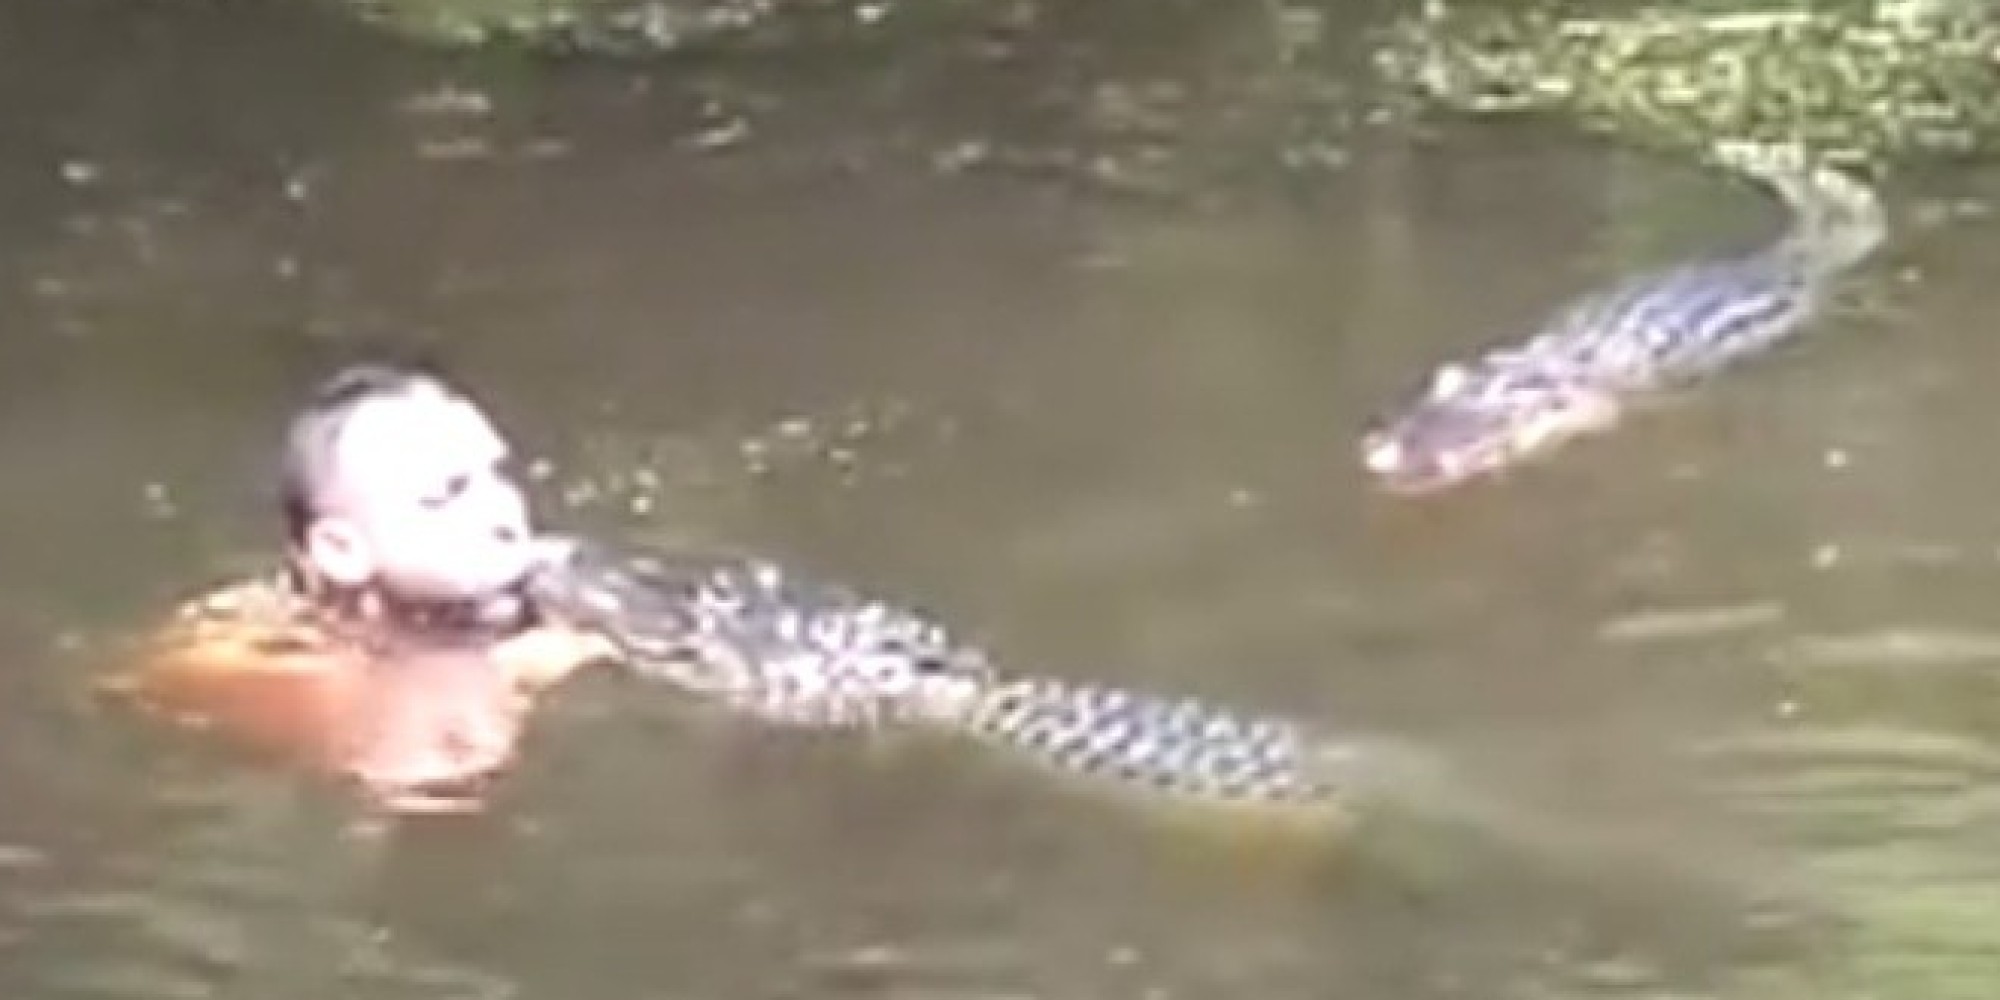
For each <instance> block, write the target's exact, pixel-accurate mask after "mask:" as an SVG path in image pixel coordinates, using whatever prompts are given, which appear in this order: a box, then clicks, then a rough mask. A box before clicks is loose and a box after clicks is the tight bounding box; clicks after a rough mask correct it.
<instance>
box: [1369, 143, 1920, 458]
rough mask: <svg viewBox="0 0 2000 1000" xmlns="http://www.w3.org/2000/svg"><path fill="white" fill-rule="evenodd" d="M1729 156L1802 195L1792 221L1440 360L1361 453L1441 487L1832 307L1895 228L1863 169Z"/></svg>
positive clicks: (1724, 147)
mask: <svg viewBox="0 0 2000 1000" xmlns="http://www.w3.org/2000/svg"><path fill="white" fill-rule="evenodd" d="M1713 158H1714V160H1715V162H1717V163H1718V164H1720V165H1722V166H1724V167H1726V168H1730V169H1734V170H1736V171H1739V172H1741V173H1742V174H1744V175H1746V176H1748V177H1750V178H1752V179H1755V180H1758V181H1761V182H1762V183H1764V184H1765V185H1767V186H1768V187H1769V188H1771V189H1772V190H1773V191H1775V192H1776V193H1777V194H1778V196H1779V197H1780V198H1782V199H1783V200H1784V202H1785V203H1786V204H1787V205H1788V206H1789V207H1790V209H1791V211H1792V214H1793V216H1794V220H1793V224H1792V225H1791V227H1790V229H1789V230H1788V231H1787V232H1786V233H1785V234H1784V235H1783V236H1782V237H1780V238H1779V239H1778V240H1776V241H1775V242H1773V243H1772V244H1770V245H1768V246H1766V247H1764V248H1762V249H1759V250H1756V251H1754V252H1751V253H1747V254H1743V255H1740V256H1734V257H1726V258H1720V259H1710V260H1703V261H1697V262H1693V263H1687V264H1682V265H1680V266H1676V267H1672V268H1668V269H1664V270H1660V271H1656V272H1651V273H1648V274H1643V275H1640V276H1638V277H1636V278H1632V279H1629V280H1627V281H1624V282H1622V283H1619V284H1617V285H1615V286H1613V287H1611V288H1609V289H1607V290H1604V291H1600V292H1597V293H1594V294H1591V295H1587V296H1585V297H1583V298H1581V299H1580V300H1578V301H1576V302H1574V303H1572V304H1571V305H1570V306H1568V307H1567V308H1565V309H1563V310H1561V311H1560V312H1559V313H1557V314H1556V315H1555V316H1554V317H1553V318H1551V319H1550V320H1549V321H1548V322H1547V323H1546V324H1545V325H1544V326H1543V327H1542V329H1541V330H1540V332H1538V333H1536V334H1535V335H1533V336H1532V337H1530V338H1528V339H1527V340H1525V341H1522V342H1519V343H1517V344H1511V345H1507V346H1502V347H1498V348H1494V349H1491V350H1489V351H1487V352H1486V353H1484V354H1482V355H1480V356H1478V357H1477V358H1475V359H1473V360H1471V361H1468V362H1454V363H1450V364H1446V365H1443V366H1441V367H1439V368H1438V369H1437V370H1436V371H1435V372H1434V373H1433V374H1432V375H1431V377H1430V379H1429V382H1428V383H1427V385H1426V386H1425V388H1424V390H1423V391H1422V393H1421V396H1420V397H1419V398H1418V399H1417V401H1416V402H1415V403H1414V404H1412V405H1411V406H1410V407H1409V408H1408V409H1407V410H1406V411H1404V412H1403V413H1401V414H1400V415H1398V416H1396V417H1394V418H1393V419H1391V420H1385V421H1380V422H1378V423H1377V425H1376V426H1375V427H1373V428H1371V429H1370V430H1369V431H1368V432H1367V433H1366V434H1365V435H1364V436H1363V441H1362V445H1361V452H1362V461H1363V464H1364V465H1365V466H1366V467H1367V469H1368V470H1369V471H1370V472H1371V473H1373V474H1374V475H1375V476H1376V477H1377V479H1378V480H1379V481H1380V482H1381V483H1382V484H1383V485H1384V486H1385V487H1386V488H1388V489H1390V490H1392V491H1394V492H1399V493H1423V492H1431V491H1436V490H1442V489H1445V488H1447V487H1451V486H1455V485H1458V484H1461V483H1464V482H1467V481H1469V480H1472V479H1474V478H1476V477H1480V476H1483V475H1487V474H1490V473H1494V472H1498V471H1499V470H1502V469H1505V468H1508V467H1511V466H1514V465H1516V464H1518V463H1519V462H1520V461H1522V460H1523V459H1526V458H1528V457H1530V456H1535V455H1540V454H1544V453H1546V452H1549V451H1551V450H1553V449H1554V448H1556V447H1558V446H1559V445H1561V444H1563V443H1565V442H1567V441H1569V440H1571V439H1574V438H1577V437H1579V436H1582V435H1585V434H1590V433H1594V432H1599V431H1603V430H1607V429H1609V428H1610V427H1611V426H1612V425H1614V424H1615V423H1617V422H1618V420H1619V419H1620V417H1621V416H1622V413H1623V411H1624V410H1625V408H1626V407H1627V405H1628V404H1629V403H1630V402H1631V401H1632V400H1633V399H1634V398H1635V397H1639V396H1642V395H1647V394H1652V393H1655V392H1657V391H1659V390H1662V389H1667V388H1671V387H1675V386H1679V385H1685V384H1688V383H1691V382H1693V381H1694V380H1696V379H1699V378H1701V377H1704V376H1707V375H1711V374H1713V373H1715V372H1717V371H1719V370H1721V369H1723V368H1725V367H1727V366H1729V365H1731V364H1733V363H1735V362H1737V361H1739V360H1741V359H1743V358H1746V357H1748V356H1751V355H1754V354H1757V353H1759V352H1761V351H1763V350H1765V349H1767V348H1769V347H1771V346H1772V345H1773V344H1775V343H1777V342H1778V341H1780V340H1782V339H1784V338H1785V337H1787V336H1788V335H1789V334H1791V333H1793V332H1794V331H1796V330H1797V329H1799V327H1800V326H1801V325H1802V324H1803V323H1804V322H1805V321H1806V320H1807V319H1809V318H1811V317H1812V316H1813V315H1814V314H1815V313H1816V312H1817V311H1818V310H1819V308H1820V307H1821V305H1822V304H1823V302H1824V300H1825V299H1826V298H1827V295H1828V292H1829V290H1830V288H1831V286H1832V285H1833V283H1834V280H1835V279H1836V278H1837V277H1838V276H1839V275H1841V274H1842V273H1844V272H1846V271H1847V270H1849V269H1851V268H1853V267H1854V266H1855V265H1857V264H1859V263H1860V262H1861V261H1862V260H1863V259H1865V258H1866V257H1868V256H1869V254H1870V253H1872V252H1873V251H1874V249H1875V248H1876V247H1877V246H1878V245H1879V244H1880V243H1881V242H1882V240H1883V238H1884V236H1885V226H1884V223H1883V217H1882V210H1881V207H1880V205H1879V204H1878V203H1877V201H1876V198H1875V195H1874V193H1873V192H1872V191H1871V190H1870V189H1869V188H1868V187H1867V186H1866V185H1864V184H1862V183H1861V182H1859V181H1857V180H1855V179H1853V178H1850V177H1848V176H1845V175H1843V174H1841V173H1839V172H1837V171H1836V170H1834V169H1832V168H1831V167H1828V166H1826V165H1823V164H1817V165H1816V164H1813V163H1811V162H1810V161H1809V159H1808V157H1807V155H1806V154H1805V152H1804V151H1803V150H1802V149H1800V148H1799V147H1796V146H1773V145H1760V144H1753V143H1738V142H1731V143H1725V144H1721V145H1719V146H1718V147H1717V149H1716V151H1715V153H1714V157H1713Z"/></svg>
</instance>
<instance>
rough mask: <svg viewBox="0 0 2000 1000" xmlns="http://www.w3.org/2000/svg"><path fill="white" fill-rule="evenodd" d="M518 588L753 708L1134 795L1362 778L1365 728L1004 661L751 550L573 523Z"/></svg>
mask: <svg viewBox="0 0 2000 1000" xmlns="http://www.w3.org/2000/svg"><path fill="white" fill-rule="evenodd" d="M529 592H530V595H531V598H532V599H533V600H535V601H536V602H537V603H538V605H539V606H540V607H541V608H543V610H544V612H545V613H547V614H549V615H551V616H552V617H554V618H556V619H558V620H561V621H564V622H567V623H569V624H571V625H574V626H577V627H580V628H585V629H589V630H592V631H595V632H598V633H601V634H603V635H605V636H606V637H607V638H608V639H609V640H610V641H611V642H612V644H613V645H614V646H616V647H617V649H618V651H619V653H620V655H621V656H622V658H623V659H625V660H626V662H627V665H628V666H629V667H630V668H631V669H632V670H633V671H635V672H636V673H638V674H639V675H641V676H643V677H648V678H651V679H655V680H660V681H664V682H666V683H668V684H671V685H672V686H674V687H676V688H678V689H681V690H683V691H686V692H690V693H693V694H695V695H697V696H700V697H703V698H706V699H709V700H711V701H712V702H714V703H718V704H721V705H723V706H725V707H726V708H728V709H731V710H733V711H736V712H739V713H742V714H744V715H747V716H749V717H752V718H755V719H758V720H762V721H765V722H770V723H776V724H786V725H806V726H815V727H826V728H888V727H897V726H901V727H910V728H923V729H928V730H930V731H934V732H936V731H942V732H944V733H947V734H950V735H955V736H960V737H968V738H971V739H974V740H976V741H979V742H981V743H983V744H985V745H988V746H995V747H999V748H1002V749H1004V750H1007V751H1011V752H1012V753H1014V754H1016V755H1020V756H1023V757H1025V758H1026V759H1027V760H1030V761H1033V762H1035V763H1038V764H1041V765H1043V766H1045V767H1047V768H1050V769H1053V770H1054V771H1055V772H1057V773H1059V774H1062V775H1065V776H1068V777H1072V778H1080V779H1090V780H1094V781H1098V782H1109V783H1110V784H1111V785H1112V786H1113V787H1115V788H1118V789H1122V790H1126V791H1133V792H1138V793H1143V794H1144V795H1147V796H1153V797H1164V798H1169V799H1173V800H1177V801H1181V802H1184V803H1191V804H1196V805H1202V806H1213V807H1222V808H1249V809H1260V810H1265V811H1273V810H1275V811H1278V812H1282V813H1285V814H1287V815H1291V816H1295V817H1299V818H1314V819H1322V820H1334V821H1336V822H1338V821H1344V820H1345V819H1346V810H1347V808H1348V807H1349V806H1350V805H1351V804H1352V797H1353V793H1354V791H1355V788H1356V784H1357V782H1359V781H1361V780H1368V779H1371V778H1372V777H1373V775H1372V774H1368V773H1364V772H1367V771H1368V768H1369V767H1371V766H1372V764H1370V763H1369V762H1368V761H1365V760H1363V758H1364V757H1365V756H1367V755H1368V753H1367V751H1369V750H1370V749H1371V748H1370V747H1369V745H1367V744H1363V743H1353V744H1348V743H1342V744H1339V745H1333V744H1328V743H1325V742H1323V741H1320V740H1318V739H1316V738H1315V737H1314V736H1313V735H1312V734H1310V733H1309V732H1308V731H1307V730H1306V729H1305V728H1304V727H1302V726H1299V725H1295V724H1292V723H1290V722H1285V721H1279V720H1274V719H1266V718H1249V717H1244V716H1239V715H1236V714H1234V713H1231V712H1228V711H1225V710H1222V709H1219V708H1216V707H1213V706H1209V705H1205V704H1202V703H1200V702H1197V701H1193V700H1187V699H1175V698H1163V697H1156V696H1152V695H1146V694H1141V693H1136V692H1131V691H1124V690H1119V689H1115V688H1109V687H1101V686H1095V685H1089V684H1078V683H1071V682H1067V681H1062V680H1056V679H1053V678H1046V677H1007V676H1004V675H1003V674H1002V673H1001V672H1000V671H999V670H997V669H996V668H995V667H994V666H993V665H992V664H991V663H990V662H989V660H988V658H987V657H986V656H985V655H984V654H983V653H981V652H980V651H978V650H977V649H974V648H973V647H971V646H969V645H966V644H963V643H961V642H959V641H957V640H956V639H954V638H953V637H952V636H951V635H949V634H948V633H947V631H946V630H945V629H944V628H943V627H941V626H939V625H937V624H936V623H934V622H932V621H930V620H928V619H927V618H925V617H923V616H921V615H919V614H918V613H916V612H912V611H909V610H904V609H900V608H895V607H891V606H889V605H886V604H883V603H881V602H878V601H873V600H869V599H866V598H863V597H861V596H859V595H857V594H854V593H852V592H850V591H847V590H845V589H842V588H839V587H836V586H833V585H830V584H826V583H823V582H818V581H808V580H803V579H800V578H798V577H796V576H794V575H792V574H789V573H786V572H784V571H782V570H781V569H780V568H779V567H777V566H776V565H774V564H771V563H769V562H765V561H763V560H759V559H752V558H742V557H736V556H716V555H706V554H699V555H697V554H682V553H672V554H666V553H661V552H658V551H646V550H643V549H632V550H622V549H621V550H619V551H615V552H614V551H613V550H611V549H610V548H608V547H606V546H604V545H602V544H599V543H594V542H584V541H580V540H579V541H573V542H572V546H571V548H570V549H569V551H568V553H567V554H566V555H565V556H564V557H562V558H561V559H560V560H559V561H555V562H552V563H551V564H549V565H548V566H547V567H545V568H544V569H543V570H542V571H541V572H539V573H538V574H537V575H536V576H535V577H534V578H533V579H532V580H531V582H530V584H529ZM1385 749H1386V747H1385Z"/></svg>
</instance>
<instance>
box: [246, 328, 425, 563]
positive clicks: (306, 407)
mask: <svg viewBox="0 0 2000 1000" xmlns="http://www.w3.org/2000/svg"><path fill="white" fill-rule="evenodd" d="M426 390H427V391H433V392H440V393H443V394H444V395H446V396H449V397H452V398H459V397H460V393H459V392H458V390H456V389H454V388H453V387H452V384H451V381H450V379H449V377H448V376H447V375H446V374H445V372H444V370H443V368H442V367H441V366H439V365H438V364H437V363H436V362H433V361H430V360H427V359H413V360H393V361H364V362H356V363H352V364H348V365H346V366H344V367H342V368H340V369H338V370H336V371H335V372H334V373H333V374H331V375H329V376H327V377H326V378H324V379H322V380H320V382H319V383H318V384H317V385H315V386H314V387H313V389H312V391H311V392H310V393H309V394H308V395H307V397H306V401H305V403H304V404H303V405H302V406H301V407H300V408H299V409H298V411H297V412H296V413H294V414H293V416H292V419H291V425H290V427H289V428H287V431H286V434H285V445H284V457H283V464H282V466H281V467H280V469H279V479H278V505H279V511H280V515H281V516H282V518H283V522H284V531H285V540H286V541H287V542H289V543H291V544H294V545H296V544H301V543H303V542H304V541H305V537H306V532H307V531H308V530H309V529H310V528H311V527H312V524H313V521H314V520H316V519H317V518H318V517H319V515H320V508H319V504H320V498H321V494H322V492H323V491H324V490H325V489H326V487H327V480H328V476H329V475H330V474H331V472H332V466H333V452H334V445H335V443H336V442H338V441H339V439H340V434H341V431H342V430H344V429H345V428H346V427H347V422H348V420H349V419H351V418H352V417H353V416H354V413H355V411H357V410H359V409H360V408H361V406H362V405H363V404H365V403H368V402H370V401H372V400H377V399H391V398H395V397H399V396H405V395H408V394H410V393H412V392H417V391H426Z"/></svg>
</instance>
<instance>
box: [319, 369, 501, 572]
mask: <svg viewBox="0 0 2000 1000" xmlns="http://www.w3.org/2000/svg"><path fill="white" fill-rule="evenodd" d="M507 457H508V448H507V443H506V442H505V441H504V440H503V439H502V438H501V437H500V435H499V433H498V432H497V431H496V430H495V429H494V428H493V425H492V424H491V423H490V422H488V421H487V419H486V417H485V415H484V414H482V413H481V412H480V411H479V410H478V408H477V407H475V406H473V405H472V404H471V403H469V402H467V401H466V400H464V399H460V398H457V397H453V396H450V395H447V394H446V393H444V392H442V391H439V390H437V389H434V388H420V389H416V390H413V391H411V392H408V393H404V394H401V395H397V396H388V397H380V398H376V399H371V400H368V401H366V402H364V403H362V404H361V405H360V406H359V407H358V408H357V409H355V411H354V412H353V413H352V414H351V415H350V417H349V419H348V420H347V422H346V424H345V425H344V426H343V427H342V429H341V431H340V433H339V434H338V435H337V436H336V438H335V440H334V441H333V443H332V449H331V455H330V456H329V468H328V470H327V471H328V476H327V481H326V483H325V488H324V490H323V491H322V495H321V497H320V513H321V517H320V519H319V521H318V522H317V523H316V524H315V525H314V527H313V529H312V533H311V535H310V536H309V538H308V542H307V556H308V558H309V559H311V560H312V562H313V563H314V565H315V566H316V568H318V569H319V571H320V572H321V573H322V574H323V575H324V576H326V577H328V578H329V579H331V580H333V581H334V582H337V583H342V584H347V585H350V586H354V585H364V584H371V583H372V584H376V585H379V586H381V587H383V588H384V589H386V590H388V591H390V592H392V593H395V594H397V595H400V596H404V597H409V598H428V599H469V598H477V597H482V596H485V595H488V594H491V593H494V592H495V591H497V590H499V589H501V588H504V587H506V586H508V585H510V584H512V583H514V582H515V581H516V580H518V579H519V578H520V577H521V575H522V574H523V573H524V572H525V571H526V569H527V568H528V566H529V565H530V563H531V562H532V561H533V558H534V553H533V550H532V548H531V544H530V536H531V534H532V533H531V530H530V526H529V523H528V512H527V502H526V500H525V499H524V498H523V496H522V494H521V489H520V487H519V486H518V485H516V484H515V483H514V481H513V480H512V479H511V478H509V476H508V475H507V473H506V471H505V469H504V463H505V461H506V459H507Z"/></svg>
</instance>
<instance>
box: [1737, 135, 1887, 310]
mask: <svg viewBox="0 0 2000 1000" xmlns="http://www.w3.org/2000/svg"><path fill="white" fill-rule="evenodd" d="M1715 158H1716V160H1717V161H1718V162H1719V163H1721V164H1722V165H1723V166H1725V167H1729V168H1731V169H1734V170H1736V171H1739V172H1741V173H1743V174H1745V175H1747V176H1749V177H1750V178H1752V179H1754V180H1757V181H1760V182H1762V183H1764V184H1766V185H1768V186H1769V187H1770V188H1771V189H1772V190H1773V191H1774V192H1776V193H1777V195H1778V196H1779V197H1780V198H1782V199H1784V201H1785V203H1786V205H1787V206H1789V207H1790V208H1791V210H1792V213H1793V215H1794V222H1793V225H1792V228H1791V231H1790V232H1788V233H1787V234H1786V235H1785V237H1784V239H1783V240H1782V241H1781V242H1780V243H1779V244H1778V245H1777V246H1776V247H1774V248H1773V250H1774V252H1775V253H1777V254H1780V255H1782V256H1785V257H1787V258H1789V259H1790V260H1791V261H1792V262H1793V263H1794V264H1795V265H1796V266H1797V267H1798V268H1799V269H1800V270H1801V271H1802V272H1804V273H1805V274H1806V275H1807V276H1809V277H1811V278H1814V279H1824V278H1830V277H1832V276H1833V275H1835V274H1837V273H1839V272H1841V271H1845V270H1847V269H1849V268H1851V267H1854V266H1855V265H1857V264H1859V263H1860V262H1861V261H1862V260H1864V259H1866V258H1867V257H1868V256H1869V255H1870V254H1871V253H1873V252H1874V251H1875V249H1876V248H1877V247H1879V246H1881V244H1882V242H1883V240H1884V239H1885V238H1886V237H1887V234H1888V227H1887V223H1886V221H1885V219H1884V215H1883V211H1882V205H1881V202H1880V200H1879V199H1878V198H1877V196H1876V194H1875V191H1874V189H1873V188H1871V187H1870V186H1869V185H1868V184H1867V183H1865V182H1863V181H1861V180H1860V179H1858V178H1855V177H1853V176H1850V175H1848V174H1847V173H1844V172H1842V171H1840V170H1838V169H1836V168H1835V167H1833V166H1831V165H1829V164H1827V163H1824V162H1814V160H1813V158H1812V156H1811V155H1810V154H1809V153H1808V152H1807V151H1806V150H1805V148H1804V147H1803V146H1800V145H1797V144H1765V143H1756V142H1748V141H1731V142H1724V143H1721V144H1719V145H1718V146H1717V147H1716V149H1715Z"/></svg>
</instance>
